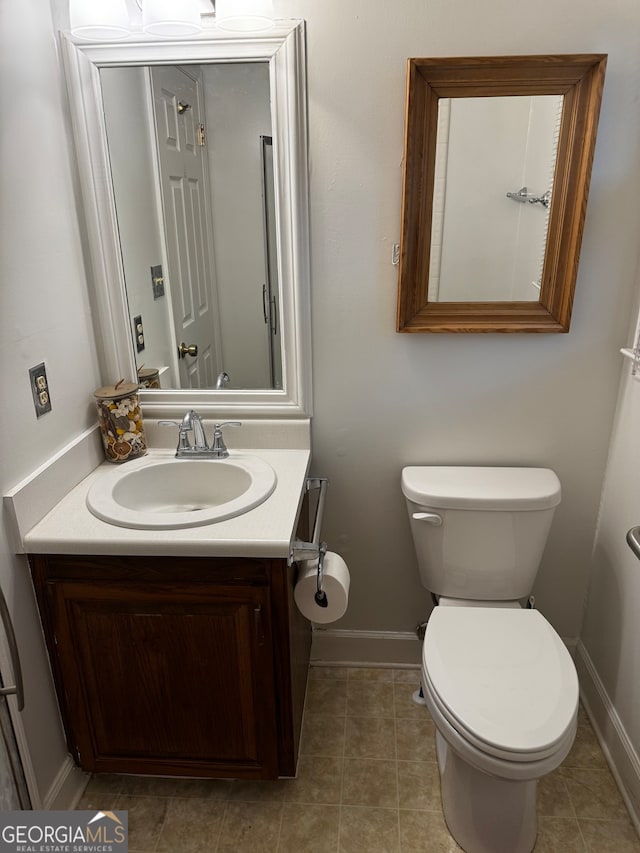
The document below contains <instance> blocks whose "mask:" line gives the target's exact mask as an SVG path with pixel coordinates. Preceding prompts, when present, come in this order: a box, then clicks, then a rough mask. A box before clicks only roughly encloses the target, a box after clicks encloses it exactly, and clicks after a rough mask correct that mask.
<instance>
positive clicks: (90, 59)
mask: <svg viewBox="0 0 640 853" xmlns="http://www.w3.org/2000/svg"><path fill="white" fill-rule="evenodd" d="M61 46H62V56H63V59H64V67H65V74H66V78H67V87H68V92H69V103H70V112H71V118H72V126H73V134H74V142H75V148H76V155H77V165H78V174H79V178H80V188H81V192H82V202H83V212H84V218H83V224H84V229H85V235H84V236H85V238H86V244H87V248H88V252H87V260H88V264H87V278H88V283H89V293H90V297H91V307H92V316H93V319H94V327H95V331H96V340H97V355H98V359H99V362H100V368H101V374H102V379H103V382H104V384H111V383H113V382H117V381H118V380H119V379H121V378H124V379H126V380H127V381H132V380H134V379H136V378H138V379H140V380H142V385H143V390H141V392H140V395H141V402H142V405H143V409H144V411H145V414H146V415H147V416H149V417H157V418H176V417H180V416H181V415H183V414H184V412H185V411H186V410H187V409H189V408H195V409H197V410H198V411H199V412H200V413H201V414H202V415H203V416H206V417H210V418H219V419H221V418H224V419H227V418H229V419H240V418H254V417H257V418H260V417H265V418H272V417H278V418H298V417H308V416H310V414H311V401H312V389H311V345H310V339H311V334H310V327H311V318H310V282H309V195H308V155H307V146H308V131H307V103H306V60H305V25H304V21H300V20H287V21H276V22H275V24H274V27H273V29H271V30H269V31H268V32H267V33H250V34H246V35H244V34H233V35H229V34H226V33H223V32H221V31H218V30H217V28H215V27H211V28H205V29H204V30H203V32H202V34H200V35H198V36H195V37H193V38H189V39H184V40H179V39H175V40H174V39H171V40H168V39H156V38H154V37H151V36H145V35H139V36H138V37H136V38H135V39H130V40H125V41H121V42H83V41H81V40H79V39H75V38H74V37H73V36H71V35H70V34H68V33H63V34H62V39H61ZM158 385H159V387H158Z"/></svg>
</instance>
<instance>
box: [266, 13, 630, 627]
mask: <svg viewBox="0 0 640 853" xmlns="http://www.w3.org/2000/svg"><path fill="white" fill-rule="evenodd" d="M276 9H277V11H279V12H281V13H282V16H283V17H288V16H295V15H296V14H298V15H301V16H304V17H305V18H306V19H307V25H308V30H307V44H308V85H309V121H310V140H311V142H310V155H311V241H312V264H313V267H312V287H313V358H314V396H315V414H314V420H313V437H314V441H313V451H314V470H315V471H316V472H318V473H322V474H326V475H327V476H328V477H329V478H330V480H331V485H330V497H329V500H328V510H327V523H326V528H325V536H326V538H327V540H328V541H329V542H330V544H331V546H332V547H333V548H334V549H335V550H338V551H340V552H341V553H342V554H343V556H344V557H345V558H346V559H347V561H348V563H349V566H350V569H351V574H352V586H351V604H350V608H349V611H348V613H347V615H346V616H345V617H344V618H343V619H342V620H341V621H340V622H339V623H336V626H335V627H338V628H353V629H368V630H392V631H396V630H411V629H412V628H413V626H414V625H415V624H416V622H417V621H418V620H419V619H421V618H424V615H425V612H426V611H427V608H428V596H427V595H426V593H425V592H424V591H423V590H422V589H421V587H420V585H419V582H418V577H417V568H416V561H415V557H414V553H413V547H412V543H411V541H410V533H409V526H408V522H407V519H406V515H405V509H404V504H403V499H402V496H401V494H400V488H399V478H400V470H401V468H402V466H403V465H406V464H421V463H425V464H428V463H437V464H442V463H444V464H447V463H452V464H465V463H476V464H493V463H497V464H523V465H548V466H551V467H553V468H554V469H555V470H556V471H557V472H558V475H559V476H560V479H561V481H562V486H563V503H562V505H561V507H560V508H559V510H558V512H557V514H556V518H555V521H554V526H553V530H552V534H551V537H550V541H549V545H548V548H547V552H546V555H545V558H544V562H543V565H542V568H541V571H540V574H539V577H538V581H537V583H536V588H535V592H536V595H537V597H538V604H539V606H540V608H541V609H542V610H543V611H544V612H545V614H546V615H547V616H548V617H549V619H550V620H551V621H552V623H553V624H554V626H555V627H556V628H557V630H558V631H559V632H560V633H561V634H562V635H563V636H565V637H576V636H577V634H578V633H579V628H580V622H581V614H582V601H583V598H584V594H585V587H586V581H587V566H588V561H589V555H590V550H591V543H592V539H593V531H594V527H595V522H596V516H597V510H598V500H599V493H600V485H601V481H602V475H603V470H604V464H605V459H606V453H607V444H608V437H609V432H610V429H611V420H612V415H613V409H614V404H615V396H616V390H617V384H618V375H619V369H620V356H619V355H618V347H619V346H621V345H622V344H623V343H624V340H625V335H626V331H627V322H628V312H629V306H630V294H631V290H632V287H633V273H634V269H635V264H636V260H637V255H638V250H637V244H638V233H640V216H639V205H640V202H639V198H640V195H639V190H640V186H639V183H640V181H639V170H638V150H639V147H640V133H639V128H638V110H637V106H634V103H635V104H636V105H637V98H638V64H637V56H638V35H637V34H638V32H639V31H640V7H639V6H638V4H637V3H636V2H635V0H616V2H613V3H608V4H606V5H603V4H601V3H600V2H595V0H590V2H586V3H585V2H582V0H580V2H578V0H558V2H553V3H551V2H548V3H535V4H525V3H512V2H505V0H483V2H479V3H469V2H468V0H446V2H440V0H433V2H429V3H425V2H423V0H403V2H399V3H394V4H389V3H383V2H382V0H348V2H340V3H338V2H336V0H333V1H332V2H331V0H330V1H329V2H327V0H308V1H307V2H305V3H304V4H300V3H299V2H296V0H287V2H285V0H276ZM552 52H556V53H572V52H576V53H577V52H603V53H608V54H609V63H608V69H607V80H606V85H605V92H604V101H603V106H602V113H601V121H600V129H599V136H598V144H597V149H596V156H595V163H594V171H593V179H592V183H591V196H590V200H589V207H588V211H587V218H586V226H585V234H584V243H583V252H582V260H581V264H580V271H579V276H578V285H577V292H576V300H575V308H574V315H573V322H572V327H571V332H570V333H569V334H568V335H529V336H527V335H519V334H516V335H476V336H473V335H399V334H396V332H395V331H394V316H395V288H396V269H395V268H394V267H392V266H391V263H390V257H391V247H392V244H393V243H394V242H396V241H397V240H398V238H399V219H400V192H401V161H402V151H403V122H404V85H405V63H406V59H407V57H410V56H465V55H473V54H475V55H491V54H517V53H552Z"/></svg>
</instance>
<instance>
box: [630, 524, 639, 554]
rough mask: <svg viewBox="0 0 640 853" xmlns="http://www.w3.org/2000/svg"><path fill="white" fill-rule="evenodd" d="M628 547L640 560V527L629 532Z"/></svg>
mask: <svg viewBox="0 0 640 853" xmlns="http://www.w3.org/2000/svg"><path fill="white" fill-rule="evenodd" d="M627 545H628V546H629V548H631V550H632V551H633V553H634V554H635V555H636V557H637V558H638V559H639V560H640V526H638V527H632V528H631V530H629V531H628V532H627Z"/></svg>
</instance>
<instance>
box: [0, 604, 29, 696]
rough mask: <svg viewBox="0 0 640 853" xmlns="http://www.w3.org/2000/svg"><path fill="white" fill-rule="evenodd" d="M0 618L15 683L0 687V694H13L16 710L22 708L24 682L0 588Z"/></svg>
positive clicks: (12, 631)
mask: <svg viewBox="0 0 640 853" xmlns="http://www.w3.org/2000/svg"><path fill="white" fill-rule="evenodd" d="M0 618H2V624H3V625H4V630H5V633H6V635H7V644H8V646H9V654H10V656H11V665H12V666H13V677H14V678H15V681H16V683H15V684H14V685H13V686H11V687H0V696H11V695H13V694H15V696H16V698H17V700H18V711H22V710H23V709H24V684H23V681H22V666H21V665H20V654H19V652H18V643H17V642H16V635H15V631H14V630H13V623H12V621H11V614H10V613H9V608H8V606H7V599H6V598H5V597H4V593H3V592H2V590H1V589H0Z"/></svg>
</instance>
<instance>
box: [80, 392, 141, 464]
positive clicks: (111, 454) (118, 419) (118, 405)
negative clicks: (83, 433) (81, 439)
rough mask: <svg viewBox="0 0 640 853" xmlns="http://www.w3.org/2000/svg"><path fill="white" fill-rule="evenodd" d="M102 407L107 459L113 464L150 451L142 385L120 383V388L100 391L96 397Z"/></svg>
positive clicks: (101, 425)
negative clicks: (140, 395) (142, 409)
mask: <svg viewBox="0 0 640 853" xmlns="http://www.w3.org/2000/svg"><path fill="white" fill-rule="evenodd" d="M93 396H94V397H95V398H96V403H97V405H98V415H99V418H100V431H101V433H102V443H103V445H104V452H105V456H106V457H107V459H108V460H109V461H110V462H125V461H126V460H127V459H138V458H139V457H140V456H144V455H145V453H146V452H147V441H146V438H145V434H144V424H143V422H142V413H141V412H140V403H139V401H138V385H137V384H136V383H133V382H124V380H120V382H118V383H117V384H116V385H106V386H105V387H104V388H98V390H97V391H96V392H95V393H94V395H93Z"/></svg>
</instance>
